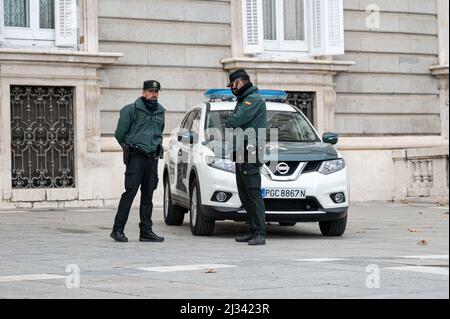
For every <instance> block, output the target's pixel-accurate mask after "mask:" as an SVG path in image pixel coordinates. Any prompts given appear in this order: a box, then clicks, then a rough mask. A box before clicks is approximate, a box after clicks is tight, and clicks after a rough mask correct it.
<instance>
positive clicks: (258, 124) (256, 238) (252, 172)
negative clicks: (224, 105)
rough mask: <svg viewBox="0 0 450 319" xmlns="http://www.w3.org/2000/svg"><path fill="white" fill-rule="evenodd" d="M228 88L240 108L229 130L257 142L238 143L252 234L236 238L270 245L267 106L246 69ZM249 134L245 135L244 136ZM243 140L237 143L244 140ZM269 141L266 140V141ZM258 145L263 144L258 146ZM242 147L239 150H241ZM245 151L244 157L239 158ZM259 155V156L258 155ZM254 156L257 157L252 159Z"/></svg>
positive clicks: (238, 173) (238, 179)
mask: <svg viewBox="0 0 450 319" xmlns="http://www.w3.org/2000/svg"><path fill="white" fill-rule="evenodd" d="M229 79H230V81H229V84H228V87H231V90H232V92H233V94H234V95H235V96H236V97H237V104H236V107H235V109H234V111H233V112H232V113H231V115H230V117H229V119H228V121H227V123H226V126H227V127H228V128H233V129H235V131H236V129H238V128H240V129H242V130H243V131H246V130H248V129H250V130H252V131H253V132H254V133H255V134H254V135H253V140H251V138H247V136H246V135H244V136H242V137H243V138H244V139H243V141H237V142H236V143H234V146H233V147H234V153H233V154H234V156H233V160H234V161H235V162H236V184H237V188H238V193H239V198H240V199H241V202H242V204H243V206H244V208H245V210H246V211H247V216H248V220H249V224H250V227H249V231H248V233H247V234H243V235H240V236H237V237H236V241H237V242H248V244H249V245H265V244H266V240H265V238H266V211H265V207H264V200H263V198H262V194H261V173H260V170H261V166H262V165H263V163H262V162H261V158H260V157H261V154H257V152H262V151H261V150H263V149H264V145H261V140H260V139H259V134H260V133H262V132H261V131H260V129H264V130H263V132H264V134H265V129H266V127H267V114H266V103H265V101H264V100H263V98H262V97H261V95H260V94H259V92H258V88H256V87H255V86H253V84H252V82H250V77H249V75H248V74H247V72H246V71H245V70H244V69H239V70H237V71H235V72H233V73H231V74H230V75H229ZM244 134H245V133H244ZM242 137H241V138H240V137H239V136H238V137H237V139H242ZM264 140H265V139H264ZM258 141H259V142H260V143H258ZM238 145H239V146H238ZM240 150H242V153H241V154H243V157H242V156H241V158H240V157H239V156H238V155H237V154H239V153H240ZM255 153H256V154H255ZM249 154H253V155H255V156H253V157H252V156H249Z"/></svg>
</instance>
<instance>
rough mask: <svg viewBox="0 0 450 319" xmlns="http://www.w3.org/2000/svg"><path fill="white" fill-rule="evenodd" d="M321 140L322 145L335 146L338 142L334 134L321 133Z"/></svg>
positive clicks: (337, 136)
mask: <svg viewBox="0 0 450 319" xmlns="http://www.w3.org/2000/svg"><path fill="white" fill-rule="evenodd" d="M322 140H323V142H324V143H328V144H331V145H336V144H337V142H338V140H339V135H337V134H336V133H331V132H326V133H323V136H322Z"/></svg>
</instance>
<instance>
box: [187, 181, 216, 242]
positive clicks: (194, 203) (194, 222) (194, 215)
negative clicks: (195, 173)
mask: <svg viewBox="0 0 450 319" xmlns="http://www.w3.org/2000/svg"><path fill="white" fill-rule="evenodd" d="M190 194H191V196H190V204H191V209H190V217H191V218H190V220H191V221H190V224H191V232H192V234H193V235H195V236H210V235H212V234H213V233H214V227H215V225H216V222H215V220H214V219H211V218H208V217H206V216H205V215H203V213H202V208H201V203H202V201H201V195H200V187H199V185H198V182H197V180H194V181H193V183H192V186H191V191H190Z"/></svg>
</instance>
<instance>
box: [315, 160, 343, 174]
mask: <svg viewBox="0 0 450 319" xmlns="http://www.w3.org/2000/svg"><path fill="white" fill-rule="evenodd" d="M344 168H345V161H344V160H343V159H337V160H332V161H325V162H323V163H322V164H321V165H320V168H319V173H320V174H324V175H329V174H332V173H336V172H338V171H340V170H342V169H344Z"/></svg>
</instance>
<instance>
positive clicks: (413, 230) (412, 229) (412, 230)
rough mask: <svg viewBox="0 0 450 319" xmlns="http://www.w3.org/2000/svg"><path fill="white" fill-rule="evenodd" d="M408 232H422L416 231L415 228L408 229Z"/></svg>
mask: <svg viewBox="0 0 450 319" xmlns="http://www.w3.org/2000/svg"><path fill="white" fill-rule="evenodd" d="M408 231H409V232H410V233H420V230H417V229H414V228H408Z"/></svg>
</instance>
